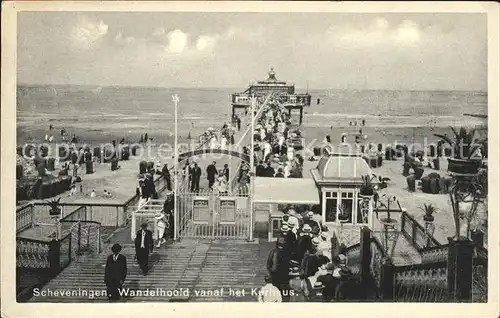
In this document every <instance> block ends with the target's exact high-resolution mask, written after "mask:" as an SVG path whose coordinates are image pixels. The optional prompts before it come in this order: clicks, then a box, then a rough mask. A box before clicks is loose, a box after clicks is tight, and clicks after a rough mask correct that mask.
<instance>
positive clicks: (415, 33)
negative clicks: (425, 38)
mask: <svg viewBox="0 0 500 318" xmlns="http://www.w3.org/2000/svg"><path fill="white" fill-rule="evenodd" d="M420 38H421V31H420V27H419V25H418V24H416V23H415V22H413V21H410V20H405V21H403V22H402V23H401V24H400V25H399V27H398V28H397V30H396V32H394V34H393V39H394V41H395V42H396V43H400V44H407V45H413V44H416V43H418V42H419V41H420Z"/></svg>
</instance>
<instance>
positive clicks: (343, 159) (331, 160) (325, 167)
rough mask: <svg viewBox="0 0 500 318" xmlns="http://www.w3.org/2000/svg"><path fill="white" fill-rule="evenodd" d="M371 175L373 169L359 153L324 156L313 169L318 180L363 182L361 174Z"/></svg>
mask: <svg viewBox="0 0 500 318" xmlns="http://www.w3.org/2000/svg"><path fill="white" fill-rule="evenodd" d="M367 174H368V175H371V174H372V171H371V169H370V167H369V166H368V164H367V163H366V161H365V160H364V159H363V158H362V157H361V156H359V155H356V154H353V155H350V154H346V153H335V154H330V155H329V156H324V157H322V158H321V159H320V160H319V163H318V166H317V167H316V169H314V170H313V175H314V177H315V179H316V180H317V181H320V182H321V181H325V182H332V181H333V182H335V181H338V182H347V183H361V182H362V180H361V176H364V175H367Z"/></svg>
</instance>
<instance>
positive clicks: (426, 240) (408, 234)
mask: <svg viewBox="0 0 500 318" xmlns="http://www.w3.org/2000/svg"><path fill="white" fill-rule="evenodd" d="M401 233H402V234H403V235H404V237H405V238H406V239H407V240H408V242H410V244H411V245H412V246H413V247H414V248H415V249H416V250H417V251H418V252H419V253H420V252H422V250H423V249H424V248H428V247H435V246H440V245H441V243H439V241H438V240H437V239H436V238H434V237H433V236H432V235H430V234H428V233H426V232H425V228H424V227H423V226H422V225H421V224H420V223H419V222H418V221H417V220H415V219H414V218H413V217H412V216H411V215H409V214H408V212H406V211H403V212H402V213H401Z"/></svg>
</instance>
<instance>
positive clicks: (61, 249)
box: [16, 234, 72, 301]
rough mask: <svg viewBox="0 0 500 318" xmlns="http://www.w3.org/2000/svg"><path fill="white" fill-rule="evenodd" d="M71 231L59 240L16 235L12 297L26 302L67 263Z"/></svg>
mask: <svg viewBox="0 0 500 318" xmlns="http://www.w3.org/2000/svg"><path fill="white" fill-rule="evenodd" d="M71 243H72V242H71V234H67V235H66V236H64V237H63V238H62V239H61V240H52V241H41V240H33V239H27V238H19V237H18V238H16V268H17V270H16V274H17V275H16V276H17V277H16V278H17V279H16V280H17V284H16V298H17V301H26V300H28V299H29V298H31V297H32V296H33V289H34V288H36V287H38V288H40V287H42V286H43V285H45V284H46V283H47V282H48V281H49V280H51V279H52V278H54V277H55V276H57V275H58V274H59V273H60V272H61V271H62V270H63V269H64V268H66V267H67V266H68V265H69V264H70V263H71Z"/></svg>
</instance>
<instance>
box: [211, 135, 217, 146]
mask: <svg viewBox="0 0 500 318" xmlns="http://www.w3.org/2000/svg"><path fill="white" fill-rule="evenodd" d="M215 148H217V137H216V136H215V135H212V137H211V138H210V149H215Z"/></svg>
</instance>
